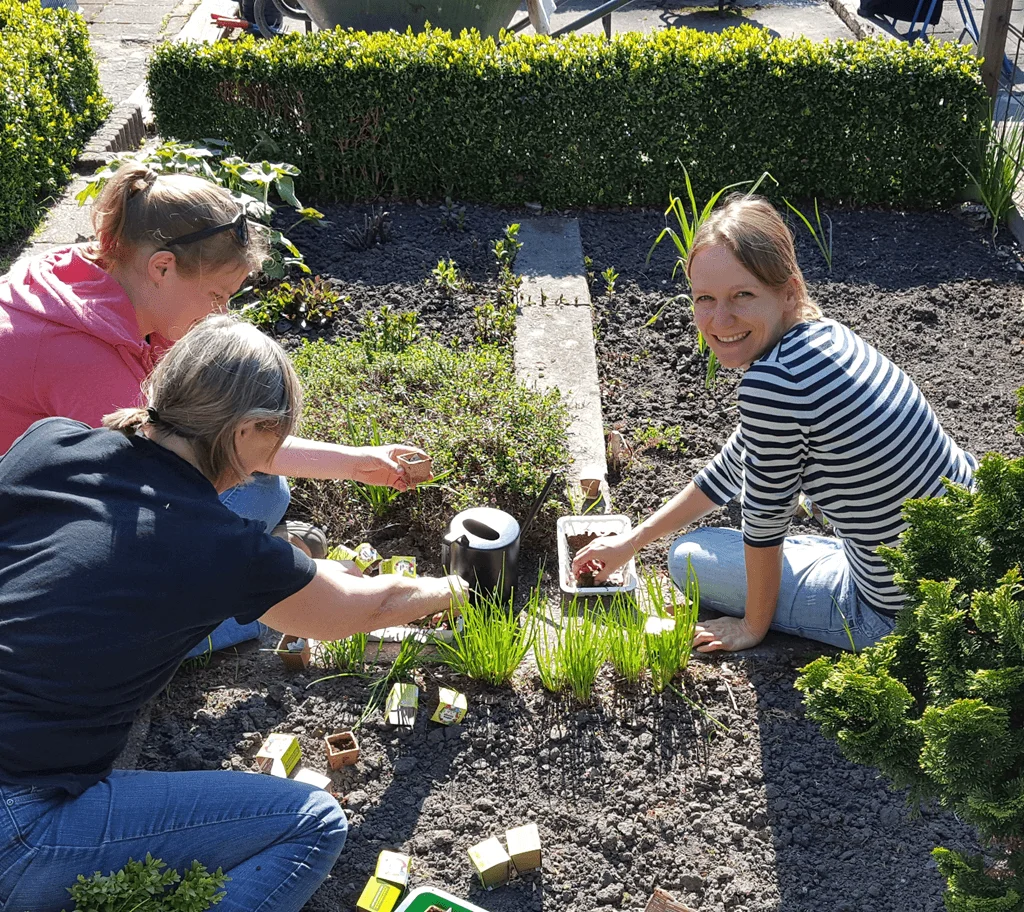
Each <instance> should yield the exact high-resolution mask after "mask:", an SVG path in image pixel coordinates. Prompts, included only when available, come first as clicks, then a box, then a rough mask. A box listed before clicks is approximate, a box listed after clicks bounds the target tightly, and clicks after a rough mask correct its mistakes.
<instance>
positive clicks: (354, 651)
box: [317, 633, 369, 673]
mask: <svg viewBox="0 0 1024 912" xmlns="http://www.w3.org/2000/svg"><path fill="white" fill-rule="evenodd" d="M368 642H369V634H366V633H354V634H352V636H350V637H346V638H345V639H344V640H324V641H322V642H321V643H320V644H319V645H318V647H317V649H318V655H319V657H320V659H321V660H322V661H323V662H325V663H328V664H331V665H333V666H334V667H335V668H337V669H338V671H351V672H360V673H361V672H363V671H365V669H366V646H367V643H368Z"/></svg>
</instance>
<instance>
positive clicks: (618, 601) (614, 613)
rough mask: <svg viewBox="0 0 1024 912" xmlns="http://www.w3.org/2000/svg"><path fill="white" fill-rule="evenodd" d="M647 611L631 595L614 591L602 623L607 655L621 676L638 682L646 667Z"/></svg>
mask: <svg viewBox="0 0 1024 912" xmlns="http://www.w3.org/2000/svg"><path fill="white" fill-rule="evenodd" d="M646 623H647V615H646V614H644V613H643V612H642V611H639V610H638V609H637V607H636V605H634V604H633V601H632V599H631V598H629V597H628V596H626V595H625V594H624V593H622V592H616V593H615V595H614V596H613V597H612V603H611V605H609V606H608V617H607V625H606V627H605V632H606V641H607V649H608V658H609V659H610V660H611V663H612V667H613V668H614V669H615V671H616V673H617V674H618V675H619V677H620V678H622V680H624V681H626V682H627V683H628V684H639V683H640V682H641V681H642V680H643V677H644V674H645V673H646V671H647V636H646V630H645V625H646Z"/></svg>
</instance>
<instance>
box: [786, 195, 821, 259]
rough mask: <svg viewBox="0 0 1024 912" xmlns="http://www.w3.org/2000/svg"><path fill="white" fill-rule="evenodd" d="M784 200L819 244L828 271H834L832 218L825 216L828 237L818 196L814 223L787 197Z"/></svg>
mask: <svg viewBox="0 0 1024 912" xmlns="http://www.w3.org/2000/svg"><path fill="white" fill-rule="evenodd" d="M782 202H784V203H785V204H786V208H787V209H789V211H790V212H792V213H793V214H794V215H795V216H796V217H797V218H798V219H800V221H801V222H803V223H804V227H805V228H806V229H807V230H808V231H809V232H810V235H811V237H812V238H814V243H815V244H817V245H818V250H820V251H821V255H822V257H823V258H824V260H825V265H827V266H828V271H829V272H831V271H832V219H831V218H830V217H829V216H827V215H826V216H825V218H826V219H828V237H827V238H826V235H825V229H824V227H822V224H821V213H820V212H819V211H818V198H817V197H815V198H814V224H813V225H812V224H811V220H810V219H809V218H807V216H806V215H804V214H803V213H802V212H801V211H800V210H799V209H797V207H796V206H794V205H793V204H792V203H791V202H790V201H789V200H788V199H786V198H785V197H783V198H782Z"/></svg>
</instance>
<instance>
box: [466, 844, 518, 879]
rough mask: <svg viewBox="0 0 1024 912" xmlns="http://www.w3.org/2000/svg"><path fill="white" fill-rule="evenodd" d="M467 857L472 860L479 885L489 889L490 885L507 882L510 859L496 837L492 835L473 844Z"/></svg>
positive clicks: (509, 871)
mask: <svg viewBox="0 0 1024 912" xmlns="http://www.w3.org/2000/svg"><path fill="white" fill-rule="evenodd" d="M469 858H470V861H472V862H473V867H475V868H476V873H477V876H478V877H479V878H480V885H481V886H483V887H486V888H487V889H488V890H490V889H491V888H492V887H500V886H501V885H502V884H503V883H508V878H509V874H510V873H511V865H512V859H511V858H509V855H508V852H506V851H505V849H504V848H503V847H502V845H501V843H500V842H498V840H497V837H495V836H492V837H491V838H490V839H485V840H484V841H483V842H481V843H479V844H478V845H475V846H473V847H472V848H471V849H470V850H469Z"/></svg>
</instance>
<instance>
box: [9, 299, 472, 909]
mask: <svg viewBox="0 0 1024 912" xmlns="http://www.w3.org/2000/svg"><path fill="white" fill-rule="evenodd" d="M146 395H147V399H148V407H147V408H135V409H125V410H122V411H120V412H116V413H114V414H113V415H109V416H107V418H106V419H104V423H105V424H106V425H107V427H105V428H100V429H90V428H89V427H87V426H86V425H84V424H81V423H79V422H77V421H71V420H69V419H64V418H47V419H44V420H42V421H38V422H36V423H35V424H34V425H32V427H30V428H29V429H28V430H27V431H26V432H25V433H24V434H23V435H22V436H21V437H20V438H19V439H18V440H17V441H16V442H15V443H14V445H13V446H12V447H11V449H10V451H9V452H8V453H7V454H6V455H5V456H3V457H2V458H0V657H2V658H0V732H3V736H2V737H0V909H9V910H12V912H58V910H60V909H62V908H64V907H65V906H66V905H67V898H68V894H67V887H69V886H71V885H72V884H74V883H75V880H76V877H77V875H79V874H86V875H88V874H91V873H92V872H94V871H103V872H107V871H111V870H116V869H119V868H121V867H122V866H123V865H124V864H125V863H126V862H127V861H128V859H129V857H133V858H136V859H139V858H144V857H145V855H146V853H147V852H149V853H152V855H153V856H154V857H158V858H162V859H163V860H164V861H165V862H166V863H167V864H168V865H169V866H171V867H173V868H177V869H179V870H181V869H182V868H183V867H187V866H188V865H190V864H191V862H192V860H193V859H198V860H200V861H201V862H202V863H203V864H205V865H206V866H207V867H209V868H211V869H213V868H217V867H222V868H223V869H224V871H225V873H226V874H227V875H228V876H229V877H230V878H231V880H230V881H229V883H228V884H227V887H226V889H227V895H226V897H225V898H224V900H223V902H222V903H221V904H220V905H219V906H218V908H219V909H222V910H236V912H256V910H260V912H264V910H266V912H269V910H274V912H297V910H299V909H301V908H302V906H303V904H304V903H305V902H306V900H307V899H309V897H310V896H311V895H312V893H313V892H314V890H315V889H316V888H317V886H318V885H319V884H320V883H321V881H322V880H323V879H324V878H325V877H326V876H327V874H328V872H329V871H330V869H331V867H332V865H333V864H334V862H335V860H336V859H337V857H338V855H339V853H340V852H341V849H342V846H343V845H344V842H345V836H346V832H347V827H346V822H345V815H344V814H343V813H342V811H341V810H340V808H339V807H338V803H337V801H336V800H335V799H334V798H332V797H331V796H330V795H328V794H327V793H326V792H324V791H321V790H318V789H315V788H312V787H310V786H308V785H305V784H303V783H300V782H294V781H291V780H283V779H277V778H273V777H270V776H258V775H249V774H245V773H230V772H183V773H155V772H125V771H112V765H113V763H114V759H115V758H116V757H117V755H118V754H119V753H120V752H121V750H122V748H123V747H124V746H125V742H126V740H127V737H128V732H129V729H130V727H131V724H132V721H133V719H134V718H135V715H136V713H137V711H138V710H139V708H140V707H141V706H142V705H143V704H144V703H146V701H148V700H149V699H151V698H152V697H154V696H155V695H156V694H158V693H159V692H160V691H161V690H162V689H163V688H164V687H166V685H167V683H168V682H169V681H170V679H171V678H172V676H173V675H174V673H175V671H176V670H177V668H178V666H179V665H180V663H181V660H182V659H183V658H184V656H185V655H186V653H187V652H188V651H189V650H190V649H191V648H192V647H193V646H194V645H195V644H196V643H198V642H200V641H201V640H202V639H203V638H204V637H206V636H207V635H208V634H209V633H210V631H212V630H213V629H214V628H215V627H216V626H217V625H218V624H220V623H221V622H222V621H224V620H225V619H226V618H229V617H234V618H236V619H237V620H238V621H239V622H241V623H247V622H250V621H253V620H255V619H256V618H260V619H262V620H263V621H265V622H266V623H268V624H270V625H271V626H272V627H274V628H276V629H278V630H283V631H288V632H290V633H294V634H298V635H301V636H305V637H315V638H317V639H323V640H334V639H340V638H342V637H346V636H349V635H350V634H352V633H355V632H357V631H365V630H371V629H374V628H378V627H383V626H387V625H392V624H402V623H406V622H408V621H411V620H413V619H415V618H419V617H423V616H424V615H429V614H433V613H434V612H437V611H443V610H446V609H447V608H448V607H449V606H450V605H451V603H452V599H453V597H454V598H457V599H461V598H462V593H463V592H464V589H463V583H462V580H460V579H459V578H458V577H446V578H442V579H415V580H413V579H405V578H402V577H397V576H386V577H380V578H376V579H364V578H360V577H355V576H350V575H348V574H346V573H344V572H343V571H342V569H341V567H340V565H338V564H336V563H333V562H331V561H314V560H312V559H310V558H309V557H307V556H306V555H305V554H303V553H302V552H300V551H299V550H297V549H296V548H294V547H293V546H292V545H290V544H288V543H287V542H285V541H282V540H281V539H278V538H274V537H272V536H271V535H269V534H267V533H266V532H264V530H263V524H262V523H254V522H252V521H250V520H245V519H242V518H241V517H239V516H238V515H237V514H235V513H232V512H231V510H230V509H228V508H227V507H226V506H224V505H223V504H222V503H221V502H220V501H219V500H218V493H219V492H221V491H224V490H226V489H227V488H229V487H231V486H233V485H237V484H239V483H244V481H245V480H246V479H247V478H248V477H249V475H250V474H251V472H252V469H253V468H254V467H256V466H262V465H266V464H267V462H268V460H269V459H271V458H272V457H273V455H274V454H275V453H276V451H277V449H278V448H279V447H280V446H281V442H282V441H283V440H284V439H285V438H286V437H287V436H288V435H289V434H290V433H291V432H292V430H293V428H294V426H295V424H296V422H297V420H298V416H299V410H300V406H301V402H300V400H301V395H300V390H299V384H298V380H297V378H296V376H295V373H294V371H293V370H292V367H291V365H290V364H289V362H288V359H287V358H286V356H285V354H284V352H283V351H282V350H281V348H280V347H279V346H278V345H277V344H276V343H275V342H273V341H272V340H270V339H268V338H267V337H265V336H264V335H262V334H261V333H260V332H258V331H257V330H256V329H255V328H253V327H251V326H247V325H245V324H240V323H237V322H235V321H234V320H232V319H230V318H228V317H211V318H209V319H207V320H206V321H204V322H203V323H201V324H199V325H198V326H197V327H196V328H195V329H193V330H191V331H190V332H189V333H188V334H187V335H186V336H185V337H184V338H183V339H182V340H181V341H180V342H179V343H178V344H177V345H175V346H174V348H173V349H172V350H171V352H170V354H168V355H167V357H166V358H165V359H164V360H163V361H162V362H161V364H160V365H159V366H158V367H157V369H156V371H155V372H154V373H153V374H152V375H151V377H150V378H149V380H148V381H147V383H146Z"/></svg>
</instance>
